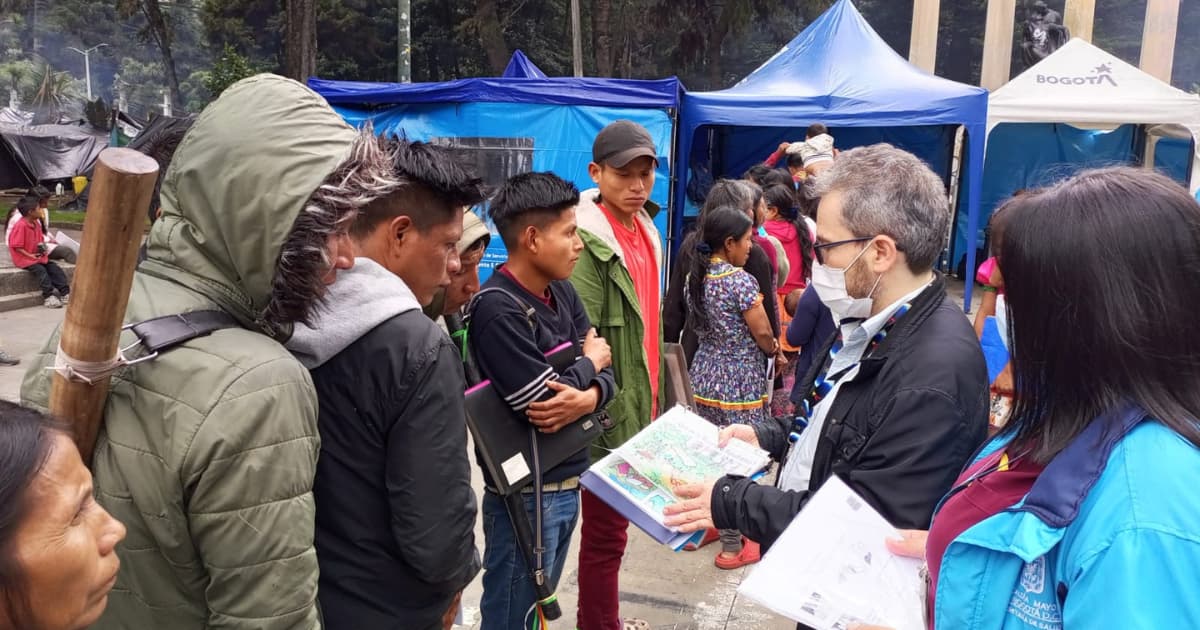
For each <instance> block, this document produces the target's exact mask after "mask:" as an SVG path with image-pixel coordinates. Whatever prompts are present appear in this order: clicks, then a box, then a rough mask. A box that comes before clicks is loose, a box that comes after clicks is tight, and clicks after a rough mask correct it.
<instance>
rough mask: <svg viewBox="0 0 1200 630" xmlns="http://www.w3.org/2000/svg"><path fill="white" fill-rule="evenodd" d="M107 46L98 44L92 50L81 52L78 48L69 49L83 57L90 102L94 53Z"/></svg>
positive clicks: (70, 47) (71, 47)
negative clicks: (92, 56) (92, 57)
mask: <svg viewBox="0 0 1200 630" xmlns="http://www.w3.org/2000/svg"><path fill="white" fill-rule="evenodd" d="M107 45H108V44H96V45H95V46H92V47H91V48H89V49H87V50H79V49H78V48H75V47H74V46H69V47H68V48H69V49H70V50H74V51H75V52H77V53H79V54H81V55H83V75H84V79H85V81H86V82H87V97H88V101H91V100H92V60H91V55H92V51H94V50H96V49H97V48H100V47H101V46H107Z"/></svg>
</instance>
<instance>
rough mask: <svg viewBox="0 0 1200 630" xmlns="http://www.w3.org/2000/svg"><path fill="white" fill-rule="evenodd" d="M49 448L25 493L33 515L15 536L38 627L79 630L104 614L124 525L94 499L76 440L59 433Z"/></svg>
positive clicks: (116, 566)
mask: <svg viewBox="0 0 1200 630" xmlns="http://www.w3.org/2000/svg"><path fill="white" fill-rule="evenodd" d="M50 448H51V450H50V456H49V458H48V459H47V461H46V464H45V466H44V467H43V468H42V470H41V472H39V473H38V475H37V476H36V477H34V480H33V484H32V485H31V486H30V487H29V489H28V490H27V492H28V493H29V495H28V499H29V506H30V509H29V513H28V514H27V515H26V516H25V518H24V519H23V521H22V522H21V525H20V527H19V529H18V530H17V535H16V540H15V543H16V552H17V559H18V562H19V563H20V567H21V570H22V571H23V573H24V575H25V585H26V588H27V592H28V593H29V601H30V604H31V608H30V609H31V611H32V613H33V617H34V620H35V623H34V626H35V627H39V628H47V629H49V630H77V629H79V628H85V627H87V626H89V625H91V624H92V623H93V622H95V621H96V620H97V619H98V618H99V617H100V613H102V612H104V607H105V605H106V604H107V603H108V592H109V591H110V590H112V587H113V584H114V583H115V582H116V579H117V568H118V567H119V566H120V564H121V562H120V560H118V559H117V554H116V553H115V551H114V549H115V547H116V545H117V543H118V542H120V541H121V540H122V539H123V538H125V526H124V525H122V524H121V523H120V522H118V521H117V520H116V519H114V518H113V517H112V516H111V515H110V514H109V513H108V512H107V511H105V510H104V508H102V507H100V505H99V504H98V503H96V501H95V500H94V499H93V498H92V475H91V473H90V472H88V469H87V468H85V467H84V465H83V461H82V460H81V459H80V458H79V451H78V450H76V448H75V444H74V443H73V442H71V439H70V438H69V437H67V436H66V435H64V434H62V433H56V434H55V437H54V443H53V445H52V446H51V447H50Z"/></svg>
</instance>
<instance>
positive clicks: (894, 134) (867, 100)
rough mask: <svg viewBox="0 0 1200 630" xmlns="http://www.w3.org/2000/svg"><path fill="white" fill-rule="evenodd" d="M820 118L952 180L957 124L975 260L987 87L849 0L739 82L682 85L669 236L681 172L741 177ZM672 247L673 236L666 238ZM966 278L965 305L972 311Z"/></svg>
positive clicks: (970, 261) (970, 252)
mask: <svg viewBox="0 0 1200 630" xmlns="http://www.w3.org/2000/svg"><path fill="white" fill-rule="evenodd" d="M815 122H821V123H824V124H825V125H827V126H828V127H829V128H830V130H831V133H832V134H833V135H834V137H835V138H836V139H837V145H838V146H839V147H840V148H847V147H850V146H855V145H862V144H870V143H874V142H890V143H892V144H895V145H897V146H900V147H902V148H904V149H907V150H909V151H912V152H913V153H915V154H917V155H918V156H920V157H922V159H924V160H926V161H927V162H928V163H929V164H930V166H932V167H933V168H934V170H935V171H937V172H939V173H941V174H942V176H943V177H944V178H945V179H946V182H947V186H949V185H950V184H951V181H952V177H951V173H952V171H953V144H954V142H955V134H956V133H957V130H958V127H959V126H960V125H961V126H962V127H964V128H965V131H966V134H965V140H964V141H965V146H964V150H963V155H964V157H965V161H964V163H963V165H962V167H961V169H960V171H959V184H960V188H959V190H960V191H961V193H960V194H959V195H958V200H959V208H958V212H959V213H960V214H965V215H966V217H967V234H966V237H967V241H968V243H969V244H968V246H967V247H966V248H965V249H966V251H965V252H961V251H952V252H951V260H952V261H957V260H959V259H960V258H961V257H963V256H965V257H966V267H967V268H968V269H971V268H974V265H975V258H976V255H975V252H976V237H975V234H976V232H977V228H978V225H977V222H978V212H979V193H980V183H981V181H982V171H983V143H984V133H985V129H986V125H987V91H985V90H983V89H982V88H978V87H974V86H968V85H963V84H960V83H955V82H953V81H949V80H946V79H941V78H938V77H936V76H933V75H930V74H927V73H925V72H923V71H921V70H919V69H917V68H916V67H914V66H912V65H911V64H909V63H908V61H906V60H905V59H904V58H903V57H901V56H900V55H898V54H896V52H895V51H893V50H892V49H891V47H890V46H888V45H887V43H886V42H884V41H883V39H882V38H880V37H879V35H878V34H876V33H875V31H874V30H873V29H872V28H871V26H870V25H869V24H868V23H867V21H866V20H865V19H864V18H863V17H862V14H860V13H859V12H858V10H857V9H856V8H855V7H854V4H853V3H852V2H850V0H839V1H838V2H837V3H836V4H834V5H833V7H831V8H830V9H829V10H828V11H826V12H825V13H824V14H823V15H821V17H819V18H818V19H817V20H816V21H814V22H813V23H812V24H810V25H809V26H808V28H806V29H804V31H803V32H801V33H800V34H799V35H797V36H796V38H795V39H793V40H792V41H791V42H789V43H788V45H787V46H784V48H783V49H782V50H780V51H779V52H778V53H776V54H775V56H773V57H771V58H770V59H768V60H767V62H766V63H764V64H763V65H762V66H761V67H759V68H758V69H757V70H755V71H754V72H752V73H750V75H748V76H747V77H746V78H745V79H743V80H742V81H741V82H740V83H738V84H737V85H735V86H733V87H731V88H729V89H726V90H719V91H716V92H688V93H686V94H685V95H684V97H683V103H682V105H681V107H680V114H679V133H678V141H677V146H676V152H675V154H676V156H678V157H677V159H678V160H680V163H681V165H682V166H684V167H685V168H679V169H677V170H678V177H679V181H678V182H677V184H676V187H675V195H674V201H675V209H676V212H675V213H674V215H673V220H674V225H673V226H672V228H673V230H672V237H673V238H678V236H679V235H681V234H682V231H683V220H684V216H683V215H684V214H685V213H684V212H682V211H680V210H681V209H683V208H685V206H687V205H688V197H689V192H691V193H692V194H691V196H692V197H693V200H692V201H693V202H695V201H698V199H696V197H698V196H699V195H698V194H697V193H699V192H700V191H698V190H697V188H702V187H698V186H692V187H691V188H690V190H689V185H688V181H687V180H688V178H689V177H693V178H694V177H697V176H700V177H702V178H706V177H708V176H709V175H708V174H709V173H712V174H713V175H726V176H729V177H740V176H741V174H742V172H744V171H745V169H746V168H748V167H750V166H751V165H753V164H755V163H757V162H761V161H762V160H763V159H764V158H765V157H766V156H767V155H768V154H769V153H771V151H773V150H774V149H775V147H776V146H777V145H778V144H779V143H780V142H782V141H787V140H795V139H798V138H802V137H803V133H804V128H805V127H807V126H808V125H809V124H811V123H815ZM673 244H674V245H676V246H677V243H673ZM971 288H972V285H971V283H970V282H968V283H967V289H966V299H965V302H964V309H966V310H970V303H971Z"/></svg>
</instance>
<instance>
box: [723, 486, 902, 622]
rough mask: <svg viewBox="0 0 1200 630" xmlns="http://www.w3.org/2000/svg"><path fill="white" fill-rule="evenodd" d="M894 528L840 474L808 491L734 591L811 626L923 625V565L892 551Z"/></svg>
mask: <svg viewBox="0 0 1200 630" xmlns="http://www.w3.org/2000/svg"><path fill="white" fill-rule="evenodd" d="M896 536H897V534H896V530H895V529H894V528H893V527H892V526H891V525H890V524H888V522H887V521H886V520H885V519H884V518H883V517H882V516H880V515H879V513H878V512H876V511H875V510H874V509H872V508H871V506H869V505H867V503H866V502H865V501H863V500H862V498H861V497H859V496H858V495H857V494H855V493H854V491H853V490H851V489H850V488H849V487H848V486H847V485H846V484H845V483H844V482H843V481H842V480H841V479H839V478H837V477H832V478H830V479H829V481H827V482H825V485H824V486H822V487H821V489H820V490H819V491H818V492H817V493H816V495H814V496H813V498H812V500H811V501H809V503H808V505H806V506H805V508H804V510H803V511H802V512H801V513H800V514H799V516H797V517H796V518H795V519H794V520H793V521H792V523H791V524H790V525H788V528H787V529H786V530H784V532H783V535H781V536H780V537H779V540H777V541H776V542H775V544H774V546H772V547H771V549H770V551H769V552H767V554H766V556H765V557H764V558H763V559H762V562H760V563H759V564H758V565H757V566H755V568H754V569H753V570H752V571H751V573H750V576H749V577H748V578H746V580H745V581H744V582H742V584H741V586H740V587H739V588H738V593H740V594H741V595H744V596H745V597H747V598H748V599H751V600H753V601H755V602H757V603H759V604H762V605H763V606H766V607H767V608H769V609H771V610H773V611H775V612H776V613H779V614H780V615H783V616H785V617H787V618H789V619H792V620H794V621H798V622H800V623H803V624H806V625H809V626H812V627H814V628H816V629H817V630H845V629H846V628H849V627H850V626H852V625H853V624H856V623H867V624H875V625H882V626H888V627H891V628H895V629H896V630H923V629H924V627H925V625H924V618H923V614H922V610H923V606H924V601H923V599H922V594H923V592H924V581H923V579H922V577H921V575H920V566H921V562H920V561H918V560H915V559H912V558H902V557H899V556H896V555H894V554H892V553H891V552H890V551H888V550H887V547H886V546H884V540H885V539H887V538H895V537H896Z"/></svg>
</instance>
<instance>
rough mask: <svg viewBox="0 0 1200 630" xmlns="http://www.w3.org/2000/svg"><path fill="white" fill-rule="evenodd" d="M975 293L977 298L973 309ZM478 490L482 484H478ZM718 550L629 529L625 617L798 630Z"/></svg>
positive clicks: (27, 314) (11, 324)
mask: <svg viewBox="0 0 1200 630" xmlns="http://www.w3.org/2000/svg"><path fill="white" fill-rule="evenodd" d="M950 293H951V295H952V296H953V298H954V299H956V300H958V301H960V302H961V300H962V285H961V284H958V283H952V285H951V289H950ZM977 300H978V292H977V294H976V304H978V302H977ZM62 316H63V310H49V309H45V308H40V307H38V308H29V309H23V310H19V311H11V312H8V313H0V331H3V336H0V347H3V348H4V349H5V350H6V351H8V352H10V353H12V354H14V355H16V356H19V357H21V358H22V359H23V360H25V361H26V362H28V359H29V358H30V357H31V356H32V355H33V353H34V352H36V351H37V350H38V349H39V348H41V346H42V344H43V342H44V341H45V339H46V338H47V337H48V336H49V334H50V333H51V331H52V330H53V329H54V327H55V326H56V325H57V324H58V323H59V322H61V321H62ZM23 375H24V366H23V365H22V366H17V367H0V398H5V399H9V400H16V399H17V397H18V393H19V390H20V384H21V378H22V376H23ZM474 485H475V489H476V491H477V492H482V487H483V483H482V481H481V480H480V479H479V476H478V474H476V478H475V480H474ZM475 535H476V539H477V541H478V543H479V544H480V546H481V547H482V543H483V530H482V525H481V524H478V523H477V524H476V534H475ZM717 547H718V545H711V546H709V547H707V548H705V549H703V550H701V551H698V552H692V553H688V552H680V553H673V552H671V551H669V550H667V549H666V548H664V547H662V546H660V545H658V544H656V543H654V542H653V541H652V540H651V539H650V538H649V537H647V536H646V535H644V534H642V533H641V532H640V531H637V530H636V528H633V529H631V531H630V546H629V550H628V552H627V555H626V560H625V563H624V566H623V568H622V573H621V609H622V612H623V613H624V614H625V615H627V616H632V617H640V618H642V619H646V620H647V621H649V622H650V623H651V625H652V626H653V627H654V628H658V629H677V630H684V629H689V630H776V629H778V630H785V629H791V628H794V627H795V625H794V624H793V623H791V622H788V621H786V620H784V619H782V618H780V617H777V616H775V615H773V614H771V613H769V612H767V611H765V610H764V609H762V608H760V607H758V606H755V605H753V604H751V603H749V602H747V601H745V600H742V599H739V598H738V596H737V586H738V584H739V583H740V582H741V580H742V578H743V577H744V576H745V574H746V573H747V571H748V570H746V569H743V570H739V571H721V570H719V569H717V568H716V567H714V566H713V564H712V558H713V555H714V554H716V552H717ZM578 550H579V536H578V534H576V536H575V539H574V540H573V541H572V544H571V553H570V557H569V560H568V561H567V566H566V571H565V575H564V577H563V580H562V584H560V588H559V599H560V601H561V603H562V609H563V612H564V615H563V619H561V620H560V621H558V622H551V623H550V627H551V628H563V629H566V628H573V627H574V615H575V604H576V598H577V596H578V571H577V564H578V563H577V558H578V553H579V552H578ZM481 592H482V586H481V585H480V581H479V580H478V579H476V580H475V582H474V583H473V584H471V586H470V587H469V588H468V590H467V593H466V595H465V596H464V598H463V602H464V616H465V625H463V626H462V628H477V627H478V625H479V624H478V617H479V597H480V594H481Z"/></svg>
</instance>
